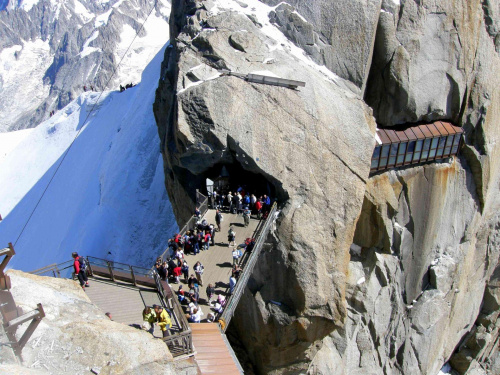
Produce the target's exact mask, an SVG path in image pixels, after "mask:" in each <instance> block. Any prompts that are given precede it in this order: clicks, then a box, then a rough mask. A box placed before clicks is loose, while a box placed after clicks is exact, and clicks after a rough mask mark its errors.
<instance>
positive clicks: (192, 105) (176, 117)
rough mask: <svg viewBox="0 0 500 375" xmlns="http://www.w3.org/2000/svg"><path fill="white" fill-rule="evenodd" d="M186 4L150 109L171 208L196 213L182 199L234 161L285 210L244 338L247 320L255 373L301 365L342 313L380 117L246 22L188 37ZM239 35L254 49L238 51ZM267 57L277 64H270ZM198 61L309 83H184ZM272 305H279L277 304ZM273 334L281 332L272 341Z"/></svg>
mask: <svg viewBox="0 0 500 375" xmlns="http://www.w3.org/2000/svg"><path fill="white" fill-rule="evenodd" d="M183 6H185V4H179V8H178V10H179V12H180V13H179V14H177V15H174V17H175V19H176V20H177V22H178V23H176V24H175V25H174V26H175V28H177V29H178V30H181V33H180V34H179V35H178V36H175V37H176V40H177V41H178V43H177V45H176V46H175V47H174V48H172V49H170V50H168V51H167V55H166V61H165V62H164V71H163V75H164V76H165V77H167V78H166V79H165V80H163V81H161V82H160V87H159V89H158V92H157V100H156V103H155V114H156V118H157V122H158V125H159V132H160V137H161V138H162V141H163V152H164V160H165V166H166V176H167V179H166V182H167V189H168V192H169V196H170V197H171V201H172V202H174V212H175V213H176V215H177V218H178V220H179V222H182V221H183V220H185V219H186V218H187V217H188V216H189V215H190V213H191V211H192V208H193V207H192V203H191V205H188V204H187V202H189V201H190V200H191V197H193V196H194V189H195V188H197V187H200V186H202V185H203V184H204V183H205V177H206V176H207V173H210V170H211V168H213V167H214V166H216V165H218V164H219V163H234V164H236V165H238V166H239V167H240V168H241V169H243V170H247V171H250V172H253V173H256V174H259V175H262V176H264V177H265V178H266V179H267V180H268V181H269V182H270V183H271V184H273V185H274V187H275V189H276V195H277V198H278V199H279V201H280V204H281V205H282V209H283V214H282V219H280V223H279V226H278V229H277V231H276V233H275V236H276V241H278V244H276V246H275V247H274V249H273V252H272V256H273V259H274V261H272V262H271V261H270V262H262V263H261V264H260V265H259V266H258V267H257V268H258V271H257V272H259V274H260V275H262V277H256V278H255V280H254V283H255V288H256V290H258V293H259V294H260V298H261V300H260V301H261V302H258V301H259V299H256V300H253V299H252V300H250V299H249V300H247V303H248V305H247V304H246V303H245V305H244V306H245V307H244V308H243V309H251V310H252V311H254V312H255V314H256V316H255V318H254V319H252V332H254V333H253V334H252V335H251V336H250V335H248V334H243V332H248V331H249V329H248V320H246V322H245V325H246V326H245V327H244V328H243V327H242V328H241V330H240V333H242V336H241V340H242V341H243V343H244V344H245V346H246V347H247V348H248V352H249V355H250V357H251V358H252V360H253V361H254V363H258V364H259V365H258V366H259V369H260V371H270V370H271V369H274V368H281V367H282V366H289V365H290V364H289V359H290V358H291V357H295V356H298V357H299V359H298V360H297V362H298V363H296V364H295V365H294V366H292V367H294V368H304V366H307V359H306V356H305V354H304V352H305V351H306V350H307V349H308V347H310V346H311V345H312V344H313V343H314V342H315V341H316V340H318V339H320V338H322V337H323V336H325V335H327V334H328V333H329V332H331V331H332V330H333V329H334V327H337V326H340V325H342V321H343V320H344V318H345V314H346V311H345V305H344V302H343V295H344V290H343V286H344V285H345V282H344V280H345V278H346V272H347V269H346V266H347V264H348V249H349V246H350V244H351V243H352V236H353V233H354V226H355V222H356V217H357V215H358V212H359V210H360V208H361V203H362V200H363V193H364V186H365V183H366V179H367V177H368V165H369V158H370V154H371V149H372V147H373V142H374V141H373V133H374V130H375V123H374V121H373V117H372V116H371V113H370V110H369V108H368V107H367V106H366V105H364V104H363V102H362V100H360V99H359V98H358V97H356V96H355V95H353V93H352V92H351V91H348V90H345V89H343V88H341V86H340V85H338V84H335V83H334V82H332V81H330V80H328V79H327V78H326V77H325V76H324V75H323V74H321V73H320V72H319V71H318V70H316V69H314V68H311V67H310V66H309V65H307V64H305V63H304V62H302V61H301V60H299V59H297V58H295V57H293V55H292V54H289V53H288V52H287V50H286V48H284V49H275V48H270V47H269V46H270V45H272V44H273V41H272V40H270V38H269V36H266V35H264V34H263V33H262V32H261V29H260V28H258V27H257V26H256V25H255V24H254V23H253V22H251V20H250V19H249V18H247V17H246V16H244V15H240V14H238V13H236V12H223V13H220V14H217V15H214V16H212V17H209V18H208V19H207V20H206V22H205V23H204V25H206V28H204V29H203V30H202V31H201V32H200V33H199V34H198V35H197V36H196V37H195V38H194V39H191V37H190V36H189V35H188V32H189V31H188V27H186V26H185V25H189V20H186V19H185V18H183V14H184V15H185V13H183V12H185V8H184V9H183V8H182V7H183ZM175 9H177V8H176V4H174V11H175ZM214 29H215V30H214ZM182 30H185V32H182ZM240 30H246V32H245V33H241V32H239V31H240ZM233 35H245V40H246V41H248V40H251V41H252V42H251V43H245V47H244V48H234V45H232V43H231V38H232V36H233ZM242 44H243V43H242ZM242 50H244V51H242ZM257 57H259V58H258V59H257ZM267 59H274V61H275V63H274V64H266V63H264V61H265V60H267ZM198 65H202V66H203V65H207V66H210V67H212V68H222V67H224V68H229V69H231V70H234V71H238V72H242V73H246V72H248V73H250V72H252V71H262V70H267V71H269V73H268V74H270V75H271V74H272V75H277V76H280V77H283V78H291V79H295V80H302V81H305V82H306V87H305V88H300V90H291V89H287V88H281V87H276V86H268V85H261V84H253V83H248V82H245V81H244V80H242V79H240V78H237V77H227V76H223V77H218V78H214V79H210V80H207V81H205V82H201V83H198V84H196V85H193V84H191V83H188V84H186V82H188V81H187V80H186V79H185V76H186V75H187V74H188V72H189V71H190V70H191V71H192V70H193V68H194V67H196V66H198ZM174 91H176V92H177V96H176V99H175V102H174V101H173V92H174ZM163 137H164V138H163ZM361 165H363V168H359V167H360V166H361ZM339 197H342V199H339ZM188 199H189V200H188ZM191 202H192V201H191ZM325 210H326V211H325ZM311 233H315V235H314V236H311ZM311 249H314V251H313V252H312V251H311ZM276 259H280V261H279V262H278V264H276ZM268 267H273V269H272V271H271V270H270V269H269V268H268ZM304 269H307V270H308V272H303V271H302V270H304ZM325 277H326V279H325ZM320 281H321V282H320ZM311 290H314V291H315V293H310V292H309V291H311ZM270 300H275V301H281V302H282V303H283V304H282V306H281V307H280V308H277V306H276V305H274V304H272V303H270V302H269V301H270ZM237 320H239V319H238V318H235V322H236V321H237ZM235 324H238V323H235ZM275 330H276V331H277V332H279V333H278V334H277V333H274V332H276V331H275ZM269 335H272V336H274V337H276V340H273V341H272V343H271V344H269V343H268V339H267V338H268V337H269Z"/></svg>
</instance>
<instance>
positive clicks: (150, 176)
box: [0, 48, 178, 271]
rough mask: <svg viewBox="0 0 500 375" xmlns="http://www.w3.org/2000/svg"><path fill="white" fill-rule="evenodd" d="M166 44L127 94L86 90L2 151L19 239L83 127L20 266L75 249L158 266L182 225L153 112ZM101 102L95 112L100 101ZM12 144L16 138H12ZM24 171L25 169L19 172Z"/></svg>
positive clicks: (0, 176) (1, 227)
mask: <svg viewBox="0 0 500 375" xmlns="http://www.w3.org/2000/svg"><path fill="white" fill-rule="evenodd" d="M163 54H164V48H162V49H161V50H160V51H159V52H157V55H156V57H155V58H154V59H153V60H152V61H151V63H150V64H149V65H148V67H147V68H146V69H145V70H144V72H143V74H142V81H141V83H140V84H138V85H137V86H135V87H134V88H131V89H128V90H126V91H125V92H123V93H120V92H118V91H112V92H105V93H104V94H103V95H102V96H101V97H100V99H99V93H96V92H87V93H84V94H82V95H81V96H80V97H78V98H77V99H75V100H74V101H73V102H71V103H70V104H69V105H68V106H66V107H65V108H64V109H63V110H61V111H59V112H57V113H56V114H55V115H54V116H52V117H51V118H50V119H49V120H47V121H45V122H43V123H42V124H40V125H39V126H38V127H37V128H35V129H31V130H28V131H27V132H26V131H23V133H22V134H18V132H13V133H4V134H0V146H1V145H2V142H4V143H5V142H6V141H5V137H11V140H12V137H14V138H17V140H16V142H17V143H18V144H17V146H15V147H13V148H12V149H11V150H10V151H9V150H3V152H4V154H3V155H1V156H2V158H1V159H0V180H1V181H8V183H5V184H0V213H1V214H2V216H3V218H4V220H3V221H2V222H0V242H1V243H4V244H7V243H8V242H15V241H16V239H17V237H18V236H19V233H20V232H21V230H22V228H23V226H24V224H25V223H26V221H27V219H28V217H29V215H30V214H31V212H32V210H33V208H34V207H35V205H36V202H37V201H38V199H39V198H40V196H41V194H42V192H43V190H44V189H45V187H46V186H47V183H48V181H49V180H50V178H51V177H52V175H53V173H54V171H55V169H56V168H57V166H58V164H59V162H60V161H61V158H62V155H63V154H64V152H65V151H66V150H67V149H68V147H69V145H70V144H71V142H72V141H73V140H74V139H75V136H76V135H77V134H78V131H80V133H79V134H78V136H77V138H76V140H75V142H74V144H73V146H72V147H71V149H70V150H69V152H68V154H67V156H66V157H65V159H64V161H63V163H62V164H61V166H60V168H59V170H58V172H57V174H56V175H55V177H54V179H53V181H52V183H51V184H50V186H49V188H48V189H47V192H46V193H45V195H44V197H43V199H42V200H41V202H40V205H39V206H38V208H37V210H36V211H35V213H34V215H33V217H32V218H31V221H30V222H29V224H28V225H27V227H26V229H25V231H24V233H23V235H22V236H21V237H20V239H19V241H18V243H17V244H16V253H17V255H16V257H14V258H13V260H12V262H11V266H12V267H13V268H16V269H21V270H24V271H30V270H34V269H37V268H40V267H43V266H45V265H48V264H51V263H60V262H63V261H66V260H68V259H69V258H70V255H71V252H72V251H77V252H79V253H81V254H83V255H91V256H96V257H100V258H106V259H108V260H112V261H119V262H125V263H129V264H136V265H142V266H151V265H152V263H153V262H154V259H155V258H156V256H158V255H159V254H160V253H161V252H163V250H164V247H165V246H166V243H167V240H168V238H169V236H171V235H172V234H173V233H174V232H175V231H176V230H178V227H177V224H176V222H175V219H174V216H173V213H172V208H171V205H170V202H169V201H168V197H167V193H166V190H165V185H164V172H163V161H162V157H161V155H160V142H159V138H158V133H157V128H156V123H155V119H154V116H153V113H152V110H151V108H152V104H153V102H154V97H155V90H156V87H157V85H158V76H159V72H160V65H161V61H162V60H163ZM94 105H96V108H97V109H96V110H95V111H94V112H93V113H92V115H91V116H89V117H88V120H87V121H86V122H84V121H85V119H86V118H87V115H88V113H89V112H90V110H91V108H92V107H93V106H94ZM7 142H8V140H7ZM19 171H22V173H19Z"/></svg>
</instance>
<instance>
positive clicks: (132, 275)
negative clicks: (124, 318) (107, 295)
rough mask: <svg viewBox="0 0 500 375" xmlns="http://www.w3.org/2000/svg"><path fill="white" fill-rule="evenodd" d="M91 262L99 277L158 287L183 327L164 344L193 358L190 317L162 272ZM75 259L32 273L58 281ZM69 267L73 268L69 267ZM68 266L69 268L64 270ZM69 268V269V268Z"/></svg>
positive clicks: (89, 265) (175, 353)
mask: <svg viewBox="0 0 500 375" xmlns="http://www.w3.org/2000/svg"><path fill="white" fill-rule="evenodd" d="M85 260H86V262H87V269H88V271H87V272H88V273H89V274H90V275H94V274H96V275H99V276H103V277H106V278H109V279H110V280H112V281H116V280H119V281H124V282H129V283H131V284H134V285H135V286H138V284H143V285H148V286H153V287H156V289H157V291H158V293H159V294H160V296H161V297H162V298H161V300H162V303H163V304H164V307H166V308H168V309H169V310H170V311H173V314H172V319H173V321H174V322H175V324H176V325H177V327H179V332H177V333H174V334H172V335H170V336H168V337H165V338H164V339H163V341H164V342H165V343H166V344H167V345H169V347H170V349H172V355H173V356H174V357H176V356H179V355H190V354H192V353H193V352H194V349H193V345H192V337H191V327H190V326H189V323H188V321H187V318H186V316H185V314H184V312H183V311H182V309H181V307H180V305H179V302H178V300H177V296H176V295H175V293H174V292H173V291H172V290H171V289H170V286H169V285H168V284H167V283H165V282H162V281H161V279H160V277H159V276H158V273H157V272H156V271H153V270H151V269H149V268H145V267H139V266H132V265H129V264H125V263H120V262H112V261H109V260H106V259H102V258H96V257H92V256H88V257H86V258H85ZM73 262H74V260H69V261H66V262H64V263H59V264H51V265H49V266H46V267H43V268H40V269H38V270H35V271H32V272H30V273H32V274H35V273H36V274H45V273H47V272H52V273H53V276H54V277H56V278H60V277H61V273H60V271H61V270H63V269H67V268H71V267H73ZM67 264H69V265H67ZM63 265H65V267H61V266H63ZM66 265H67V266H66Z"/></svg>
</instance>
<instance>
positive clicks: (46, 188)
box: [14, 0, 158, 246]
mask: <svg viewBox="0 0 500 375" xmlns="http://www.w3.org/2000/svg"><path fill="white" fill-rule="evenodd" d="M157 1H158V0H155V2H154V4H153V6H152V7H151V10H150V11H149V13H148V15H147V17H146V19H145V20H144V21H143V22H142V24H141V27H140V28H139V29H138V30H137V32H136V33H135V36H134V38H133V39H132V41H131V42H130V44H129V46H128V47H127V50H126V51H125V52H124V53H123V56H122V58H121V59H120V62H119V63H118V65H117V66H116V68H113V73H112V74H111V76H110V77H109V79H108V81H107V82H106V84H105V85H104V88H103V89H102V90H101V92H100V93H99V96H98V97H97V100H96V101H95V103H94V105H93V106H92V108H91V109H90V112H89V113H88V114H87V116H86V117H85V120H84V121H83V123H82V126H81V127H80V129H79V130H78V132H77V133H76V135H75V138H74V139H73V141H72V142H71V144H70V145H69V147H68V148H67V149H66V151H65V152H64V154H63V157H62V158H61V161H60V162H59V164H58V165H57V168H56V170H55V171H54V173H53V174H52V177H51V178H50V180H49V182H48V184H47V186H46V187H45V189H44V190H43V193H42V195H41V196H40V199H38V202H37V203H36V205H35V207H34V208H33V210H32V211H31V214H30V216H29V218H28V220H27V221H26V223H25V224H24V226H23V229H22V230H21V233H19V236H18V237H17V239H16V242H14V246H16V245H17V242H18V241H19V239H20V238H21V236H22V235H23V233H24V230H25V229H26V227H27V226H28V223H29V222H30V220H31V218H32V217H33V214H34V213H35V211H36V209H37V208H38V206H39V205H40V202H41V201H42V198H43V197H44V195H45V193H46V192H47V190H48V188H49V186H50V184H51V183H52V181H53V180H54V177H55V176H56V174H57V171H58V170H59V168H60V167H61V165H62V163H63V161H64V159H65V158H66V156H67V155H68V153H69V150H70V149H71V147H72V146H73V144H74V143H75V141H76V139H77V138H78V135H79V134H80V132H81V131H82V130H83V126H84V125H85V123H86V122H87V120H88V118H89V117H90V115H91V114H92V112H93V111H94V109H95V108H96V106H97V103H99V100H100V99H101V96H102V94H103V93H104V91H105V90H106V89H107V87H108V85H109V83H110V82H111V80H112V79H113V77H114V76H115V73H116V72H117V71H118V68H119V67H120V65H121V63H122V61H123V59H124V58H125V56H126V55H127V52H128V51H129V49H130V47H132V44H133V43H134V41H135V39H136V38H137V36H138V35H139V33H140V32H141V31H142V29H143V28H144V24H145V23H146V21H147V20H148V18H149V16H150V15H151V13H153V9H155V8H156V5H157Z"/></svg>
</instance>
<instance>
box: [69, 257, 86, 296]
mask: <svg viewBox="0 0 500 375" xmlns="http://www.w3.org/2000/svg"><path fill="white" fill-rule="evenodd" d="M71 256H72V257H73V259H74V260H75V261H74V262H73V267H74V269H75V274H76V275H77V276H78V280H79V281H80V286H81V287H82V289H83V290H85V287H89V286H90V285H89V281H88V279H87V272H86V268H87V264H86V263H85V258H84V257H81V256H78V253H76V252H74V253H72V254H71Z"/></svg>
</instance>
